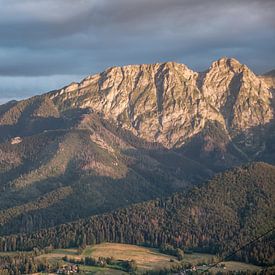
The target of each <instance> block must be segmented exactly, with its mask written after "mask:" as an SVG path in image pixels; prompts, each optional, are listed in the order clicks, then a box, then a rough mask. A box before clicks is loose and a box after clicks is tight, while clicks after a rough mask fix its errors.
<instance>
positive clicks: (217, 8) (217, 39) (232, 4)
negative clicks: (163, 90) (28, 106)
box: [0, 0, 275, 102]
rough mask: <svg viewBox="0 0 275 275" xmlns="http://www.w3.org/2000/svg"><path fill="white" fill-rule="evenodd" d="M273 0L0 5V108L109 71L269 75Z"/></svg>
mask: <svg viewBox="0 0 275 275" xmlns="http://www.w3.org/2000/svg"><path fill="white" fill-rule="evenodd" d="M274 14H275V0H257V1H256V0H24V1H23V0H0V102H4V101H7V100H10V99H20V98H25V97H28V96H31V95H34V94H38V93H42V92H46V91H49V90H52V89H55V88H59V87H61V86H63V85H65V84H69V83H70V82H72V81H80V80H81V78H83V77H85V76H87V75H89V74H93V73H96V72H99V71H102V70H104V69H105V68H106V67H110V66H114V65H124V64H134V63H155V62H162V61H177V62H181V63H184V64H186V65H187V66H189V67H190V68H192V69H194V70H197V71H203V70H205V69H207V68H208V67H209V66H210V64H211V62H212V61H213V60H215V59H218V58H220V57H222V56H228V57H235V58H237V59H238V60H239V61H240V62H242V63H245V64H247V65H248V66H249V67H250V68H251V69H252V70H253V71H254V72H256V73H263V72H266V71H269V70H271V69H274V68H275V17H274Z"/></svg>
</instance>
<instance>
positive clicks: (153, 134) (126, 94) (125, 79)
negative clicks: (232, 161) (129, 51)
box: [49, 58, 273, 148]
mask: <svg viewBox="0 0 275 275" xmlns="http://www.w3.org/2000/svg"><path fill="white" fill-rule="evenodd" d="M49 95H50V98H51V99H52V101H53V102H54V104H55V105H56V106H57V107H58V109H59V110H60V111H62V110H66V109H70V108H91V109H93V110H94V111H95V112H97V113H99V114H100V115H102V116H103V117H104V118H106V119H108V120H111V121H112V122H115V123H116V124H118V125H120V126H121V127H123V128H125V129H127V130H130V131H131V132H132V133H133V134H135V135H136V136H138V137H141V138H143V139H145V140H147V141H153V142H159V143H161V144H162V145H164V146H165V147H167V148H171V147H179V146H181V145H183V144H184V143H185V141H186V140H187V139H189V138H191V137H193V136H194V135H196V134H198V133H199V132H200V131H201V130H202V129H203V128H204V127H205V124H206V123H207V122H209V121H215V122H219V123H220V125H222V127H224V129H225V130H226V131H227V132H228V133H230V134H232V135H236V134H239V133H241V132H244V131H246V130H247V129H250V128H252V127H257V126H259V125H264V124H266V123H268V122H269V121H270V120H271V119H272V118H273V110H272V106H271V103H270V102H271V99H272V94H271V91H270V90H269V87H268V85H267V84H266V83H265V82H264V81H263V80H262V79H261V78H259V77H257V76H256V75H255V74H254V73H253V72H252V71H251V70H249V68H248V67H247V66H245V65H242V64H240V63H239V62H238V61H237V60H235V59H228V58H222V59H220V60H218V61H216V62H214V63H213V64H212V65H211V67H210V68H209V69H208V70H207V71H206V72H205V73H200V74H199V73H197V72H194V71H192V70H190V69H189V68H187V67H186V66H185V65H183V64H178V63H175V62H168V63H161V64H154V65H130V66H124V67H112V68H109V69H107V70H106V71H104V72H103V73H101V74H96V75H92V76H89V77H87V78H86V79H84V80H83V81H82V82H81V83H72V84H71V85H69V86H67V87H65V88H63V89H61V90H57V91H54V92H51V93H50V94H49Z"/></svg>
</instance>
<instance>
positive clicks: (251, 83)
mask: <svg viewBox="0 0 275 275" xmlns="http://www.w3.org/2000/svg"><path fill="white" fill-rule="evenodd" d="M202 92H203V94H204V95H205V97H206V99H207V101H208V102H209V103H210V104H211V105H212V106H214V107H215V108H216V109H217V111H219V112H220V113H221V114H222V115H223V117H224V120H225V123H226V127H227V129H228V130H229V131H230V132H235V133H239V132H242V131H244V130H246V129H249V128H251V127H256V126H259V125H263V124H266V123H268V122H269V121H270V120H271V119H272V118H273V111H272V107H271V99H272V94H271V92H270V91H269V89H268V86H267V85H266V83H264V81H262V80H261V79H260V78H258V77H257V76H256V75H255V74H254V73H253V72H252V71H251V70H249V68H248V67H247V66H246V65H242V64H240V63H239V62H238V61H237V60H236V59H228V58H222V59H220V60H218V61H216V62H214V63H213V64H212V66H211V67H210V69H209V70H208V71H207V73H206V75H205V77H204V79H203V84H202Z"/></svg>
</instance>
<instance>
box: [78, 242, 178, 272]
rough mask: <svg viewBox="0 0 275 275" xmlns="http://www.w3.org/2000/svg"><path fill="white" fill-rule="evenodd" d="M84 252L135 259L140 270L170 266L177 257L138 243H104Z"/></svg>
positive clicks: (90, 254)
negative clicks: (137, 244) (171, 260)
mask: <svg viewBox="0 0 275 275" xmlns="http://www.w3.org/2000/svg"><path fill="white" fill-rule="evenodd" d="M83 254H84V255H85V256H92V257H94V258H98V257H106V258H107V257H113V258H114V259H116V260H135V261H136V262H137V266H138V269H139V270H150V269H157V268H164V267H169V266H170V265H171V264H173V262H170V259H173V260H174V262H177V260H176V258H175V257H173V256H170V255H165V254H161V253H159V252H158V250H156V249H152V248H147V247H141V246H136V245H128V244H118V243H102V244H98V245H95V246H93V247H87V248H86V249H85V250H84V252H83Z"/></svg>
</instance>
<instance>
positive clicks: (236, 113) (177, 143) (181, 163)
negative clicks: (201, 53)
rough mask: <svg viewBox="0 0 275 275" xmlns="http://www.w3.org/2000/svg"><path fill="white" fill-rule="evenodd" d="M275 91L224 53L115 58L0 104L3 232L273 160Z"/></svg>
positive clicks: (148, 196)
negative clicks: (194, 63)
mask: <svg viewBox="0 0 275 275" xmlns="http://www.w3.org/2000/svg"><path fill="white" fill-rule="evenodd" d="M122 68H123V69H122ZM272 101H274V97H273V90H272V88H270V87H269V86H268V85H267V84H266V83H265V82H264V80H263V79H261V78H260V77H258V76H256V75H255V74H254V73H253V72H252V71H250V70H249V68H248V67H247V66H245V65H242V64H241V63H240V62H238V61H237V60H235V59H228V58H221V59H220V60H218V61H215V62H213V64H212V66H211V67H210V68H209V69H208V70H207V71H206V72H204V73H197V72H194V71H192V70H190V69H188V67H187V66H185V65H183V64H179V63H175V62H168V63H158V64H154V65H134V66H125V67H112V68H109V69H107V70H106V71H104V72H102V73H99V74H96V75H92V76H89V77H87V78H85V79H84V80H83V81H82V82H80V83H79V84H78V83H73V84H71V85H69V86H66V87H64V88H62V89H59V90H55V91H51V92H49V93H46V94H43V95H40V96H35V97H32V98H29V99H26V100H22V101H18V102H15V101H13V102H9V103H7V104H4V105H0V190H1V191H2V192H1V193H0V210H1V211H5V213H4V214H5V215H7V213H8V215H10V214H11V216H10V218H9V219H8V222H5V223H4V224H2V225H1V226H0V232H2V233H3V234H7V233H8V232H10V230H13V229H12V228H11V226H10V224H11V223H13V222H20V226H18V227H13V228H14V230H15V229H16V230H17V229H20V228H21V229H20V230H22V232H24V231H26V232H31V231H33V230H38V229H41V228H45V227H48V226H53V225H56V224H60V223H63V222H67V221H71V220H74V219H77V218H83V217H85V216H87V215H91V214H97V213H103V212H108V211H109V210H112V209H115V208H117V207H122V206H126V205H129V204H132V203H136V202H140V201H144V200H148V199H153V198H155V197H159V196H164V195H169V194H171V193H173V192H176V191H178V190H188V189H189V188H191V187H192V186H193V185H197V184H199V183H201V182H203V181H205V180H207V179H209V178H211V177H212V176H213V175H214V174H215V173H217V172H220V171H224V170H226V169H228V168H230V167H234V166H239V165H242V164H245V163H248V162H250V161H265V162H268V163H271V164H272V163H275V158H274V156H275V147H274V142H273V140H274V138H275V124H274V117H273V114H274V105H273V103H272ZM62 188H65V189H64V190H67V191H66V196H59V194H60V190H63V189H62ZM56 198H58V199H56ZM39 200H42V201H43V205H42V204H39V203H37V202H38V201H39ZM37 205H39V207H37ZM23 209H27V211H25V212H24V211H23ZM55 213H58V214H57V215H56V214H55ZM4 214H3V215H4ZM5 215H4V216H5ZM5 217H6V216H5ZM3 220H5V219H3Z"/></svg>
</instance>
